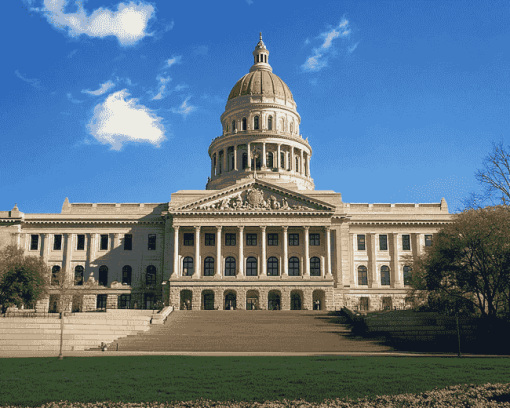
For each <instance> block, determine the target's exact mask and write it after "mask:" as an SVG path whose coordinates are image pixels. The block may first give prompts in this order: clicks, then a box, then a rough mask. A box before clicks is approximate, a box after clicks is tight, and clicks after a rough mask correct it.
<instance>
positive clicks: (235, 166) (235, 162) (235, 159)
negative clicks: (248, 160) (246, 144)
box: [234, 145, 237, 171]
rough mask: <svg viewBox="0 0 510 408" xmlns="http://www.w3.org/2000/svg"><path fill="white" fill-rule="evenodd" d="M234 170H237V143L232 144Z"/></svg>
mask: <svg viewBox="0 0 510 408" xmlns="http://www.w3.org/2000/svg"><path fill="white" fill-rule="evenodd" d="M234 171H237V145H235V146H234Z"/></svg>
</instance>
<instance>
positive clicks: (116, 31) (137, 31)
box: [38, 0, 154, 46]
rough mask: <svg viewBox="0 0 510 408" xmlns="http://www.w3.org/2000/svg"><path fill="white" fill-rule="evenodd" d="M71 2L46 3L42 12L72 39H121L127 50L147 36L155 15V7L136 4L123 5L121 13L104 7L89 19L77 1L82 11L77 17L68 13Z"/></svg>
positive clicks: (54, 1) (81, 4)
mask: <svg viewBox="0 0 510 408" xmlns="http://www.w3.org/2000/svg"><path fill="white" fill-rule="evenodd" d="M67 2H68V0H44V8H42V9H38V10H39V11H42V12H43V13H44V14H45V15H46V18H47V20H48V22H49V23H50V24H52V25H53V26H55V27H57V28H60V29H62V30H68V33H69V35H71V36H74V37H77V36H80V35H81V34H85V35H88V36H90V37H99V38H103V37H107V36H110V35H113V36H115V37H117V39H118V40H119V42H120V44H121V45H123V46H129V45H133V44H135V43H136V42H138V41H139V40H141V39H142V38H144V37H145V36H147V35H150V34H149V33H147V32H146V31H145V30H146V29H147V23H148V21H149V20H150V19H151V17H152V16H153V14H154V7H153V6H152V5H150V4H144V3H142V2H139V3H138V4H135V3H134V2H130V3H129V4H124V3H120V4H118V5H117V11H111V10H108V9H104V8H102V7H100V8H98V9H97V10H95V11H93V12H92V14H90V15H87V13H86V12H85V10H84V9H83V3H82V2H81V1H77V2H76V5H77V6H78V10H77V11H76V12H75V13H65V12H64V10H65V7H66V5H67Z"/></svg>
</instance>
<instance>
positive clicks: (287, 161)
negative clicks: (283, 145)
mask: <svg viewBox="0 0 510 408" xmlns="http://www.w3.org/2000/svg"><path fill="white" fill-rule="evenodd" d="M289 157H290V152H285V159H284V160H285V167H284V168H285V170H290V164H289Z"/></svg>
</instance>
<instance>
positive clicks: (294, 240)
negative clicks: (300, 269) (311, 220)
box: [289, 234, 299, 246]
mask: <svg viewBox="0 0 510 408" xmlns="http://www.w3.org/2000/svg"><path fill="white" fill-rule="evenodd" d="M289 245H290V246H298V245H299V234H289Z"/></svg>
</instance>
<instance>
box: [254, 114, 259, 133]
mask: <svg viewBox="0 0 510 408" xmlns="http://www.w3.org/2000/svg"><path fill="white" fill-rule="evenodd" d="M253 129H255V130H259V117H258V116H255V118H253Z"/></svg>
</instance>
